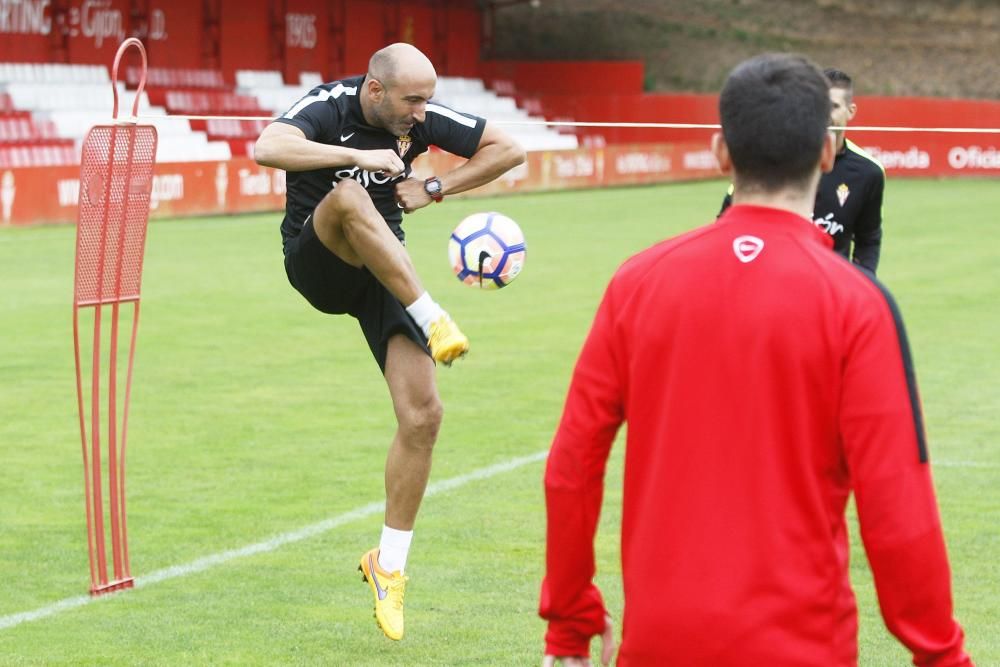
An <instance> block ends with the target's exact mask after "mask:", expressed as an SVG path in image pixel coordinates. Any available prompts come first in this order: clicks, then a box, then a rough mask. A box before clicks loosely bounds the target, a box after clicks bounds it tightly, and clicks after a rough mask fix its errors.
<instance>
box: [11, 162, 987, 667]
mask: <svg viewBox="0 0 1000 667" xmlns="http://www.w3.org/2000/svg"><path fill="white" fill-rule="evenodd" d="M724 191H725V184H724V183H722V182H720V181H715V182H706V183H692V184H675V185H667V186H661V187H644V188H623V189H612V190H603V191H585V192H563V193H553V194H542V195H524V196H518V197H510V198H505V199H486V200H484V199H478V200H475V199H465V200H449V201H447V202H446V203H444V204H442V205H439V206H437V205H435V206H431V207H429V208H427V209H425V210H422V211H420V212H419V213H417V214H415V215H413V216H411V217H409V219H408V221H407V223H406V228H407V230H408V234H409V237H408V246H409V249H410V251H411V253H412V255H413V257H414V261H415V263H416V266H417V267H418V270H419V271H420V273H421V275H422V277H423V279H424V281H425V283H426V285H427V287H428V288H429V289H430V291H431V293H432V294H433V295H434V296H435V297H436V298H437V299H438V300H439V301H440V302H441V303H442V304H443V305H444V306H445V307H446V308H447V309H449V310H450V311H451V313H452V314H453V315H454V316H455V318H456V320H457V321H458V322H459V323H460V324H461V325H462V327H463V329H464V330H465V331H466V333H467V334H468V335H469V337H470V338H471V340H472V344H473V347H472V352H471V354H470V355H469V356H468V357H467V358H466V359H465V360H463V361H461V362H459V363H456V364H455V365H454V367H452V368H441V369H440V370H439V372H438V377H439V380H440V387H441V393H442V396H443V399H444V403H445V423H444V427H443V430H442V432H441V437H440V441H439V443H438V445H437V449H436V450H435V461H434V470H433V474H432V480H431V481H432V483H434V484H439V486H437V487H435V489H436V491H435V493H434V494H433V495H431V496H430V497H428V498H427V499H425V501H424V504H423V507H422V510H421V514H420V517H419V520H418V523H417V530H416V534H415V539H414V544H413V549H412V552H411V557H410V563H409V573H410V575H411V577H412V579H411V583H410V587H409V590H408V595H407V619H406V620H407V637H406V639H405V640H404V641H403V642H401V643H393V642H390V641H388V640H386V639H385V638H384V637H383V636H382V634H381V632H380V631H379V630H378V629H377V627H376V625H375V622H374V619H373V618H372V616H371V599H370V597H369V592H368V589H367V587H366V586H364V585H363V584H362V583H361V581H360V577H359V575H358V574H357V573H356V571H355V568H356V566H357V559H358V558H359V556H360V555H361V554H362V553H363V552H364V551H365V550H366V549H368V548H370V547H371V546H373V545H374V544H376V541H377V539H378V534H379V530H380V526H381V514H380V512H379V511H378V510H377V506H375V508H374V509H373V507H372V506H371V504H372V503H378V502H379V501H381V500H382V497H383V479H382V468H383V463H384V459H385V453H386V448H387V445H388V443H389V440H390V438H391V436H392V432H393V418H392V411H391V407H390V404H389V400H388V394H387V391H386V389H385V387H384V385H383V383H382V380H381V378H380V376H379V373H378V369H377V367H376V365H375V363H374V362H373V361H372V360H371V358H370V356H369V354H368V352H367V348H366V346H365V344H364V341H363V338H362V336H361V335H360V332H359V331H358V330H357V328H356V325H355V323H354V322H353V321H352V320H349V319H347V318H330V317H325V316H322V315H320V314H318V313H316V312H314V311H312V310H311V309H310V308H309V307H308V305H307V304H306V303H305V302H304V301H303V300H302V299H301V298H300V297H299V296H298V295H297V294H296V293H295V292H294V291H293V290H292V289H291V288H290V287H289V286H288V284H287V282H286V280H285V277H284V273H283V269H282V264H281V249H280V241H279V235H278V223H279V220H280V215H277V214H271V215H254V216H243V217H232V218H212V219H186V220H170V221H158V222H154V223H153V224H152V225H151V226H150V229H149V237H148V243H147V248H146V266H145V275H144V280H143V302H142V304H143V305H142V317H141V324H140V330H139V337H138V352H137V360H136V368H135V380H134V382H135V385H134V388H133V396H132V405H131V412H130V423H129V442H128V447H129V449H128V510H129V546H130V551H131V558H132V570H133V574H134V575H136V577H137V579H138V581H139V583H140V584H141V585H140V586H139V587H138V588H136V589H135V590H133V591H130V592H127V593H124V594H121V595H116V596H112V597H110V598H107V599H100V600H98V601H95V602H86V603H80V599H81V596H85V595H86V591H87V588H88V586H89V571H88V566H87V552H86V541H85V534H86V532H85V524H84V507H83V484H82V482H83V479H82V477H83V476H82V463H81V455H80V441H79V429H78V423H77V416H76V397H75V388H74V383H73V356H72V338H71V335H72V331H71V302H72V283H73V252H74V239H75V230H74V229H73V228H72V227H70V226H58V227H36V228H26V229H21V228H18V229H12V228H0V322H2V328H0V332H2V333H0V407H2V410H0V414H2V419H0V461H2V465H0V526H2V530H0V582H2V583H0V663H2V664H4V665H43V664H44V665H51V664H56V665H59V664H64V665H77V664H82V665H132V664H147V665H159V664H163V665H192V664H198V665H201V664H210V665H277V664H283V665H284V664H287V665H314V664H324V665H529V664H537V662H538V661H539V660H540V656H541V649H542V641H541V637H542V633H543V631H544V628H543V624H542V622H541V621H540V620H539V619H538V617H537V615H536V607H537V594H538V587H539V580H540V576H541V571H542V564H543V548H544V545H543V535H544V515H543V509H542V485H541V475H542V470H543V465H544V463H543V462H542V460H541V458H540V453H541V452H543V451H544V450H545V449H546V448H547V447H548V444H549V441H550V438H551V436H552V432H553V429H554V427H555V424H556V422H557V419H558V417H559V413H560V410H561V407H562V402H563V399H564V395H565V391H566V386H567V382H568V378H569V374H570V371H571V369H572V365H573V363H574V360H575V357H576V355H577V353H578V351H579V347H580V345H581V342H582V340H583V336H584V335H585V333H586V331H587V328H588V326H589V324H590V320H591V318H592V316H593V313H594V310H595V308H596V305H597V302H598V299H599V298H600V295H601V293H602V291H603V288H604V286H605V284H606V283H607V280H608V278H609V277H610V275H611V273H612V272H613V271H614V269H615V268H616V267H617V266H618V265H619V264H620V263H621V262H622V261H623V260H624V259H625V258H626V257H628V256H629V255H631V254H633V253H635V252H637V251H638V250H640V249H642V248H644V247H646V246H648V245H649V244H651V243H653V242H655V241H658V240H660V239H663V238H666V237H668V236H671V235H673V234H676V233H678V232H681V231H684V230H687V229H690V228H692V227H695V226H697V225H699V224H703V223H705V222H708V221H710V220H711V219H712V217H713V216H714V214H715V212H716V211H717V210H718V206H719V203H720V200H721V198H722V195H723V193H724ZM490 209H497V210H500V211H502V212H504V213H506V214H508V215H510V216H511V217H513V218H514V219H515V220H517V221H518V222H519V223H520V224H521V226H522V227H523V229H524V231H525V233H526V235H527V239H528V257H527V263H526V267H525V270H524V272H523V274H522V275H521V276H520V277H519V278H518V279H517V281H516V282H515V283H514V284H513V285H512V286H511V287H510V288H508V289H504V290H502V291H499V292H479V291H476V290H473V289H469V288H468V287H465V286H463V285H462V284H460V283H459V282H458V281H457V280H455V279H454V277H453V276H452V275H451V273H450V271H449V268H448V264H447V260H446V239H447V237H448V233H449V232H450V230H451V228H452V227H453V226H454V224H456V223H457V222H458V220H460V219H461V218H462V217H464V216H465V215H466V214H468V213H471V212H474V211H479V210H490ZM997 211H1000V187H998V184H997V182H996V181H985V180H984V181H978V180H969V181H923V180H911V181H904V180H893V179H890V181H889V187H888V191H887V198H886V204H885V217H886V222H885V229H886V232H885V242H884V251H883V261H882V265H881V268H880V272H879V273H880V277H881V278H882V279H883V281H884V282H885V283H886V284H887V285H888V286H889V287H890V289H892V290H893V292H894V293H895V295H896V298H897V300H898V302H899V304H900V307H901V308H902V311H903V314H904V316H905V318H906V323H907V327H908V332H909V336H910V340H911V344H912V346H913V350H914V356H915V361H916V366H917V373H918V379H919V381H920V387H921V392H922V398H923V404H924V410H925V414H926V419H927V426H928V435H929V442H930V451H931V460H932V462H934V463H935V469H934V473H935V481H936V484H937V487H938V495H939V501H940V504H941V508H942V514H943V518H944V525H945V532H946V536H947V539H948V543H949V549H950V556H951V561H952V569H953V580H954V585H955V600H956V611H957V615H958V617H959V619H960V620H961V621H962V623H963V624H964V626H965V629H966V632H967V637H968V646H969V648H970V651H971V652H972V655H973V657H974V658H975V659H976V660H977V662H978V664H980V665H991V664H992V665H996V664H1000V639H998V638H1000V632H998V629H1000V626H998V621H997V619H1000V532H998V530H997V526H998V525H1000V422H998V420H997V415H998V414H1000V346H998V345H997V332H998V331H1000V308H998V306H997V304H1000V262H998V259H1000V255H998V251H997V248H998V244H997V241H996V234H997V232H998V229H997V225H996V221H997ZM126 310H128V309H126ZM85 332H86V329H85ZM85 335H86V334H85ZM621 449H622V448H621V444H620V443H619V444H618V445H616V447H615V450H614V452H613V457H612V464H611V466H610V468H609V476H608V486H609V492H608V494H607V496H606V502H605V511H604V514H603V519H602V525H601V531H600V533H599V535H598V556H599V574H598V580H599V584H600V585H601V586H602V588H603V589H604V591H605V593H606V595H607V599H608V603H609V605H610V608H611V610H612V611H613V613H614V614H615V616H616V617H617V618H620V616H621V607H622V597H621V588H620V585H619V583H618V580H619V564H618V547H617V531H618V526H619V511H620V479H621V460H622V457H621V454H622V452H621ZM531 456H534V457H535V458H533V459H530V460H528V461H527V462H524V461H523V460H521V461H520V465H518V466H517V467H513V468H512V469H509V470H502V469H496V468H492V469H488V470H486V472H484V473H483V474H482V475H480V476H479V477H469V474H470V473H472V472H474V471H478V470H482V469H484V468H488V467H489V466H495V465H497V464H503V463H505V462H509V461H512V460H519V459H523V457H531ZM448 480H453V481H454V483H449V484H446V485H444V486H440V484H441V483H443V482H447V481H448ZM366 507H367V509H365V508H366ZM352 512H353V514H351V513H352ZM325 520H332V521H331V522H330V523H327V524H321V525H320V527H319V528H317V529H316V531H315V534H313V535H311V536H310V535H306V534H304V533H298V534H296V537H297V538H301V539H290V538H289V539H288V540H287V541H285V542H283V543H282V542H281V540H278V539H276V538H277V537H279V536H286V537H287V535H288V534H292V533H295V531H301V530H302V529H306V528H308V527H314V526H316V525H317V524H320V522H323V521H325ZM855 534H856V531H855ZM282 539H283V538H282ZM257 544H263V547H261V548H260V550H259V552H258V553H254V554H249V555H242V556H240V557H235V556H236V555H238V554H233V553H231V552H232V550H239V549H242V548H244V547H248V546H250V545H257ZM852 548H853V561H852V563H853V564H852V576H853V579H854V581H855V588H856V591H857V594H858V601H859V606H860V610H861V611H860V615H861V646H860V650H861V663H862V664H863V665H903V664H908V659H907V655H906V653H905V652H904V651H903V650H902V648H901V647H900V646H899V645H898V644H897V643H896V642H895V640H894V639H892V637H890V636H889V635H888V633H887V632H886V630H885V629H884V627H883V626H882V623H881V619H880V617H879V614H878V609H877V606H876V601H875V595H874V591H873V587H872V582H871V577H870V575H869V573H868V568H867V564H866V561H865V559H864V554H863V551H862V550H861V549H860V546H859V544H858V540H857V539H855V540H854V542H853V545H852ZM227 553H228V554H229V555H228V556H226V557H225V558H228V560H224V559H220V560H224V562H221V563H219V564H216V565H214V566H211V567H207V568H205V569H201V570H197V568H196V567H194V566H192V563H197V562H198V561H199V559H202V558H206V557H210V556H215V555H218V554H227ZM209 565H211V563H209ZM172 567H179V568H181V569H180V570H170V569H169V568H172ZM185 568H186V569H185ZM171 573H173V574H172V575H171ZM154 574H155V575H156V576H152V575H154ZM144 577H147V579H144ZM149 577H152V578H149ZM57 603H64V604H63V605H62V606H57V607H56V608H55V609H54V613H51V614H50V615H47V616H45V617H42V618H37V619H33V618H32V617H26V616H16V615H18V614H24V613H30V612H35V611H37V610H40V609H47V610H49V611H53V608H52V607H51V605H54V604H57Z"/></svg>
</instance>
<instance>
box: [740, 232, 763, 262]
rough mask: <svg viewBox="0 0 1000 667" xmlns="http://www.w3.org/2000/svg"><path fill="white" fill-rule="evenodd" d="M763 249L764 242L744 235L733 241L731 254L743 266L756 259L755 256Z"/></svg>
mask: <svg viewBox="0 0 1000 667" xmlns="http://www.w3.org/2000/svg"><path fill="white" fill-rule="evenodd" d="M763 249H764V240H763V239H760V238H757V237H756V236H750V235H748V234H747V235H744V236H737V237H736V238H735V239H733V253H734V254H735V255H736V259H738V260H740V261H741V262H743V263H744V264H747V263H748V262H752V261H754V260H755V259H757V255H759V254H760V251H761V250H763Z"/></svg>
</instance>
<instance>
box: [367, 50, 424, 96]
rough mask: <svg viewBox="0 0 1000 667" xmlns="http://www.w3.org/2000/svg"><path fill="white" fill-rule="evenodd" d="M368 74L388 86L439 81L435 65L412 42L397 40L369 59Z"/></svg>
mask: <svg viewBox="0 0 1000 667" xmlns="http://www.w3.org/2000/svg"><path fill="white" fill-rule="evenodd" d="M368 76H369V77H371V78H373V79H378V80H379V81H381V82H382V84H383V85H385V86H386V87H387V88H394V87H396V86H398V85H407V84H425V85H426V84H427V83H431V85H433V84H434V83H436V81H437V72H435V71H434V65H433V64H431V61H430V60H429V59H428V58H427V56H425V55H424V54H423V53H422V52H421V51H420V49H418V48H417V47H415V46H413V45H412V44H406V43H405V42H396V43H395V44H390V45H389V46H387V47H385V48H382V49H379V50H378V51H376V52H375V53H374V55H372V57H371V60H369V61H368Z"/></svg>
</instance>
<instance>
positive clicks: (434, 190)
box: [424, 178, 441, 195]
mask: <svg viewBox="0 0 1000 667" xmlns="http://www.w3.org/2000/svg"><path fill="white" fill-rule="evenodd" d="M424 189H425V190H427V194H430V195H436V194H440V193H441V181H439V180H437V179H436V178H433V179H431V180H429V181H427V182H426V183H424Z"/></svg>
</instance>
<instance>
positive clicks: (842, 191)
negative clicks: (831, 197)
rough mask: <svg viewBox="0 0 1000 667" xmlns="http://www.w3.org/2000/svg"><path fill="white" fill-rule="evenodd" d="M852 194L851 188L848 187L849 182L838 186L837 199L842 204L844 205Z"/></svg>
mask: <svg viewBox="0 0 1000 667" xmlns="http://www.w3.org/2000/svg"><path fill="white" fill-rule="evenodd" d="M850 196H851V189H850V188H849V187H847V183H841V184H840V185H839V186H837V201H839V202H840V205H841V206H843V205H844V202H846V201H847V198H848V197H850Z"/></svg>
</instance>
